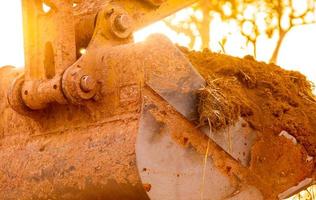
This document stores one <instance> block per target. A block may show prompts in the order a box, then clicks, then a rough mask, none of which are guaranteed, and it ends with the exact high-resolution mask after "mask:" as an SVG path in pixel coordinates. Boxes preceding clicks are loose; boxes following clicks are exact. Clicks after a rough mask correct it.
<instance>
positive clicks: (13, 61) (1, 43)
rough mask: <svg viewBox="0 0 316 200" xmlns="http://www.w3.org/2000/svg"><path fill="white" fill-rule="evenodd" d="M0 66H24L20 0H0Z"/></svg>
mask: <svg viewBox="0 0 316 200" xmlns="http://www.w3.org/2000/svg"><path fill="white" fill-rule="evenodd" d="M0 27H1V32H0V36H1V37H0V66H3V65H14V66H16V67H23V66H24V50H23V32H22V9H21V2H20V1H17V0H14V1H0Z"/></svg>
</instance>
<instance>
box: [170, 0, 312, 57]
mask: <svg viewBox="0 0 316 200" xmlns="http://www.w3.org/2000/svg"><path fill="white" fill-rule="evenodd" d="M294 1H295V0H230V1H229V0H222V1H218V0H201V1H200V2H199V3H198V4H195V5H194V6H193V7H192V8H191V9H192V11H193V12H192V14H191V15H190V17H189V20H185V21H181V22H179V23H173V21H174V17H170V18H168V19H167V20H165V23H166V24H167V25H168V26H169V27H170V28H171V29H173V30H175V31H176V32H179V33H183V34H185V35H186V36H188V37H189V38H190V39H191V42H190V45H189V46H190V47H191V48H192V47H193V46H194V44H195V43H196V40H197V38H199V37H200V38H201V42H202V48H209V44H210V41H211V38H210V35H211V31H212V30H210V24H211V22H212V20H213V16H214V14H217V15H219V16H220V17H221V19H222V21H235V22H237V23H238V24H239V27H240V34H241V35H242V36H244V37H245V39H246V42H247V45H252V46H253V54H254V56H256V54H257V42H258V38H259V37H260V36H266V37H268V38H270V39H271V38H273V37H276V38H277V42H276V45H275V48H274V49H273V54H272V56H271V59H270V62H274V63H275V62H276V61H277V57H278V54H279V51H280V47H281V45H282V43H283V41H284V38H285V36H286V34H287V33H288V32H289V31H290V30H292V28H293V27H296V26H301V25H306V24H313V23H316V8H315V4H316V0H298V2H299V3H300V4H301V5H302V4H305V5H306V6H305V8H304V9H298V8H297V6H296V5H295V3H294ZM225 8H226V10H227V8H229V9H230V12H228V13H227V12H225ZM249 8H251V9H252V10H253V13H252V15H251V16H247V15H246V12H247V11H248V10H249ZM197 12H200V13H202V17H200V16H199V15H196V13H197ZM259 13H261V14H262V13H264V20H260V19H259V18H260V17H262V15H261V16H260V15H259ZM249 27H250V31H249ZM224 37H226V36H224ZM225 39H226V38H225ZM222 48H223V47H222Z"/></svg>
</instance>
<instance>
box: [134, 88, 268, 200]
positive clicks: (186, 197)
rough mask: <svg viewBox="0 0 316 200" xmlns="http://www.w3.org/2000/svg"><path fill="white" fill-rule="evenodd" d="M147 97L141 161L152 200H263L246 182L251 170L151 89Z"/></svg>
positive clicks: (139, 142)
mask: <svg viewBox="0 0 316 200" xmlns="http://www.w3.org/2000/svg"><path fill="white" fill-rule="evenodd" d="M143 94H144V103H143V111H142V112H143V113H142V117H141V119H140V127H139V133H138V138H137V143H136V157H137V167H138V169H139V173H140V177H141V179H142V182H143V183H146V184H148V185H150V186H151V189H150V191H149V192H148V195H149V197H150V198H151V199H154V200H155V199H157V200H159V199H165V200H173V199H179V200H180V199H181V200H195V199H205V200H222V199H227V200H228V199H232V200H233V199H242V200H248V199H258V200H262V199H263V195H262V194H261V192H260V190H258V188H256V187H254V186H252V185H249V184H247V183H245V182H244V181H243V180H242V178H241V177H245V176H247V175H246V174H247V173H249V171H248V170H247V169H245V168H243V167H242V166H241V165H240V164H239V163H238V162H237V161H235V160H233V158H231V157H230V156H229V155H228V154H225V153H223V151H221V150H220V149H219V148H218V147H217V145H216V144H215V143H214V142H212V141H211V140H209V141H208V140H207V138H205V136H204V134H203V133H202V132H200V130H198V129H197V128H196V127H195V126H194V124H192V123H191V122H190V121H188V120H187V119H186V118H184V117H183V116H182V115H181V114H180V113H178V112H177V111H176V110H175V109H173V108H172V107H171V106H170V105H169V104H168V102H166V101H165V100H164V99H162V98H161V97H160V96H159V95H158V94H157V93H155V92H154V91H153V90H151V89H150V88H149V87H145V88H144V90H143ZM207 146H208V147H207ZM207 149H208V150H207ZM207 152H208V153H209V154H207ZM205 155H208V156H207V157H205ZM205 159H206V160H205ZM227 169H229V170H227ZM204 170H205V173H204ZM244 170H246V171H244ZM243 171H244V172H243ZM241 174H243V175H241Z"/></svg>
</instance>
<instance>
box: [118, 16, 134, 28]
mask: <svg viewBox="0 0 316 200" xmlns="http://www.w3.org/2000/svg"><path fill="white" fill-rule="evenodd" d="M114 23H115V26H116V28H117V29H119V30H120V31H126V30H128V29H129V28H131V27H132V23H133V22H132V19H131V17H130V16H129V15H127V14H121V15H118V16H117V17H116V18H115V21H114Z"/></svg>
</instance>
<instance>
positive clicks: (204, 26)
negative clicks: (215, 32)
mask: <svg viewBox="0 0 316 200" xmlns="http://www.w3.org/2000/svg"><path fill="white" fill-rule="evenodd" d="M201 8H202V12H203V21H202V23H201V25H200V27H199V32H200V35H201V40H202V49H205V48H209V45H210V40H211V38H210V24H211V16H210V11H209V9H208V8H207V6H203V5H202V6H201Z"/></svg>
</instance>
